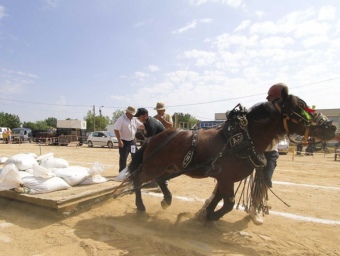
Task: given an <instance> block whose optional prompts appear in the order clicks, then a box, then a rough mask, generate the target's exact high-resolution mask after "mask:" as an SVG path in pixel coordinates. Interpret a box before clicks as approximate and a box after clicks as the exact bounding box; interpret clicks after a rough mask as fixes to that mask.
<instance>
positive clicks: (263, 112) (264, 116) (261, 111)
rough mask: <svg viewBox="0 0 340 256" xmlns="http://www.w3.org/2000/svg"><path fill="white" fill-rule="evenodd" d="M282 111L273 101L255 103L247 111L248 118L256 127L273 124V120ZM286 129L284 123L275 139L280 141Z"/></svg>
mask: <svg viewBox="0 0 340 256" xmlns="http://www.w3.org/2000/svg"><path fill="white" fill-rule="evenodd" d="M280 115H281V114H280V112H279V111H278V110H277V109H276V108H275V106H274V105H273V103H271V102H263V103H259V104H256V105H254V106H253V107H251V108H250V109H249V112H248V113H247V120H248V123H249V124H250V125H252V126H253V128H254V129H256V128H258V129H261V128H262V129H263V127H267V126H272V125H273V121H275V120H276V119H277V118H279V117H280ZM284 134H285V131H284V128H283V125H282V126H281V127H280V130H279V132H278V134H277V136H276V137H275V138H274V140H276V141H279V140H281V139H282V138H283V137H284Z"/></svg>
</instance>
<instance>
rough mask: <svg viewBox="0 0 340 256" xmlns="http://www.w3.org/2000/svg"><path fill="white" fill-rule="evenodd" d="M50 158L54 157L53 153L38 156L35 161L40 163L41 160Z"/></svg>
mask: <svg viewBox="0 0 340 256" xmlns="http://www.w3.org/2000/svg"><path fill="white" fill-rule="evenodd" d="M50 157H54V153H52V152H50V153H47V154H44V155H41V156H38V157H37V158H36V159H37V161H42V160H44V159H47V158H50Z"/></svg>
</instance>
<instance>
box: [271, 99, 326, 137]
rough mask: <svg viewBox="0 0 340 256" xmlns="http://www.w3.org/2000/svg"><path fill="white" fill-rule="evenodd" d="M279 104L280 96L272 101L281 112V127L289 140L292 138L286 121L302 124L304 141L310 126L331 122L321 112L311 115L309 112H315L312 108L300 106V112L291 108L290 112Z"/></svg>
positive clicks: (280, 101) (280, 102)
mask: <svg viewBox="0 0 340 256" xmlns="http://www.w3.org/2000/svg"><path fill="white" fill-rule="evenodd" d="M301 101H302V100H301ZM302 102H303V101H302ZM303 103H304V104H306V103H305V102H303ZM280 104H282V98H278V99H277V100H274V101H273V105H274V106H275V108H276V109H277V110H278V111H279V112H280V113H281V116H282V120H283V127H284V129H285V131H286V134H287V135H288V137H289V139H290V140H292V139H291V138H290V136H289V135H290V134H289V128H288V121H291V122H293V123H296V124H303V125H304V126H305V127H306V130H305V134H304V136H303V140H302V141H305V142H307V139H308V136H309V131H310V127H313V126H321V125H323V124H326V125H327V124H330V123H332V121H328V119H327V117H326V116H325V115H323V114H321V113H317V114H312V115H311V114H310V113H314V112H315V110H314V109H310V108H308V107H304V108H302V114H299V113H297V112H296V111H294V110H292V111H291V112H290V113H285V111H284V107H285V106H284V104H283V105H282V106H281V105H280ZM292 141H293V140H292ZM293 142H294V143H296V142H295V141H293Z"/></svg>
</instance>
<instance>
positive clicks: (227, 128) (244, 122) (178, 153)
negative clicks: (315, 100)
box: [116, 90, 336, 221]
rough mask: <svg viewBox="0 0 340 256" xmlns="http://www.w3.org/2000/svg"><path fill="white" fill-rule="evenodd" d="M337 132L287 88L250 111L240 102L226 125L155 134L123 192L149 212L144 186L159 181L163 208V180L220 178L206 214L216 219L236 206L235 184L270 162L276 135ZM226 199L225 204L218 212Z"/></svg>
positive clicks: (136, 160) (323, 137)
mask: <svg viewBox="0 0 340 256" xmlns="http://www.w3.org/2000/svg"><path fill="white" fill-rule="evenodd" d="M335 130H336V127H335V126H334V125H333V124H332V123H331V121H328V119H327V118H326V117H325V116H323V115H322V114H320V113H319V114H316V113H313V110H311V109H309V108H308V106H307V105H306V103H305V102H304V101H303V100H301V99H300V98H298V97H296V96H293V95H288V94H287V93H286V92H285V91H284V90H283V91H282V98H280V99H278V100H276V101H275V102H274V103H271V102H266V103H262V104H259V105H256V106H254V107H253V108H251V109H250V111H249V112H248V111H246V110H245V108H243V107H241V106H239V105H238V106H237V107H236V108H235V109H234V110H232V111H230V112H229V114H228V116H227V121H226V122H225V123H224V124H223V126H222V127H218V128H215V129H209V130H198V131H195V132H193V131H190V130H177V129H171V130H165V131H164V132H162V133H159V134H157V135H156V136H154V137H152V138H151V139H150V140H149V141H148V142H147V143H145V144H144V145H143V147H142V148H141V149H140V150H139V156H140V157H134V158H133V160H132V161H131V163H130V164H129V174H128V175H129V176H128V178H127V179H126V181H125V182H128V183H129V184H130V185H131V184H132V185H133V188H132V189H129V190H125V191H123V192H121V191H120V192H121V194H124V193H126V192H130V193H131V192H133V191H134V192H135V195H136V206H137V210H138V211H145V206H144V204H143V200H142V195H141V188H142V187H143V184H145V183H147V182H150V181H153V180H156V181H157V183H158V185H159V186H160V188H161V190H162V192H163V195H164V199H163V200H162V202H161V205H162V207H163V208H164V209H165V208H166V207H168V206H169V205H170V204H171V201H172V195H171V193H170V191H169V189H168V187H167V185H166V184H165V180H167V179H170V178H174V177H177V176H179V175H182V174H186V175H188V176H190V177H192V178H206V177H213V178H215V179H216V180H217V185H216V191H215V195H214V198H213V199H212V200H211V202H210V204H209V205H208V207H207V208H206V217H205V218H206V220H213V221H216V220H218V219H220V218H221V217H222V216H223V215H224V214H226V213H227V212H229V211H231V210H232V209H233V207H234V204H235V200H234V183H235V182H238V181H241V180H243V179H244V178H246V177H248V176H249V175H250V174H251V173H252V171H253V169H254V168H255V167H261V166H264V165H265V164H266V163H265V160H264V159H265V158H264V156H263V154H262V153H263V152H264V151H265V149H266V148H267V147H268V146H269V145H270V144H271V142H272V141H273V140H274V139H276V140H279V139H280V138H281V137H282V136H284V135H285V134H299V135H305V136H312V137H316V138H319V139H321V140H330V139H332V138H333V137H334V136H335ZM123 187H124V188H126V186H123ZM118 193H119V191H118ZM121 194H120V195H121ZM116 195H117V194H116ZM222 199H223V201H224V203H223V206H222V207H221V208H220V209H218V210H216V211H215V208H216V206H217V204H218V203H219V202H220V201H221V200H222Z"/></svg>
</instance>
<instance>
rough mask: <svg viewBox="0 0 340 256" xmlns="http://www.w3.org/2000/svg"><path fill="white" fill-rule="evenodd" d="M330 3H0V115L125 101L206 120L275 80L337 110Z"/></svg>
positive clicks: (338, 72)
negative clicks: (0, 113) (161, 104)
mask: <svg viewBox="0 0 340 256" xmlns="http://www.w3.org/2000/svg"><path fill="white" fill-rule="evenodd" d="M339 59H340V1H338V0H334V1H331V0H323V1H319V0H299V1H296V0H294V1H292V0H285V1H274V0H273V1H270V0H257V1H251V0H167V1H160V0H98V1H91V0H72V1H70V0H29V1H28V0H0V112H4V113H9V114H13V115H18V116H19V118H20V120H21V121H22V122H36V121H41V120H45V119H46V118H49V117H55V118H57V119H58V120H62V119H66V118H71V119H79V120H83V118H84V117H85V116H86V114H87V113H88V112H89V111H93V110H95V114H96V115H99V113H100V112H99V111H101V113H102V115H104V116H109V117H110V118H111V117H112V113H113V112H114V111H116V110H125V109H126V108H127V107H128V106H133V107H136V108H139V107H145V108H147V109H148V110H149V114H150V115H154V114H156V111H155V110H154V107H155V106H156V103H157V102H164V103H165V105H166V106H167V110H166V112H167V113H169V114H173V113H175V112H180V113H184V114H186V113H189V114H190V115H192V116H193V117H195V118H197V119H199V120H206V121H208V120H214V119H215V113H223V112H226V111H228V110H231V109H233V108H234V107H235V106H236V105H237V104H238V103H241V104H242V105H243V106H245V107H247V108H250V107H251V106H252V105H254V104H256V103H259V102H264V101H266V96H267V91H268V89H269V87H270V86H271V85H273V84H275V83H278V82H283V83H286V84H287V85H288V87H289V92H290V93H291V94H294V95H297V96H299V97H301V98H302V99H303V100H305V101H306V102H307V104H309V105H310V106H311V105H315V106H316V108H317V109H331V108H340V101H339V96H340V86H339V83H340V61H339Z"/></svg>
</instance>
